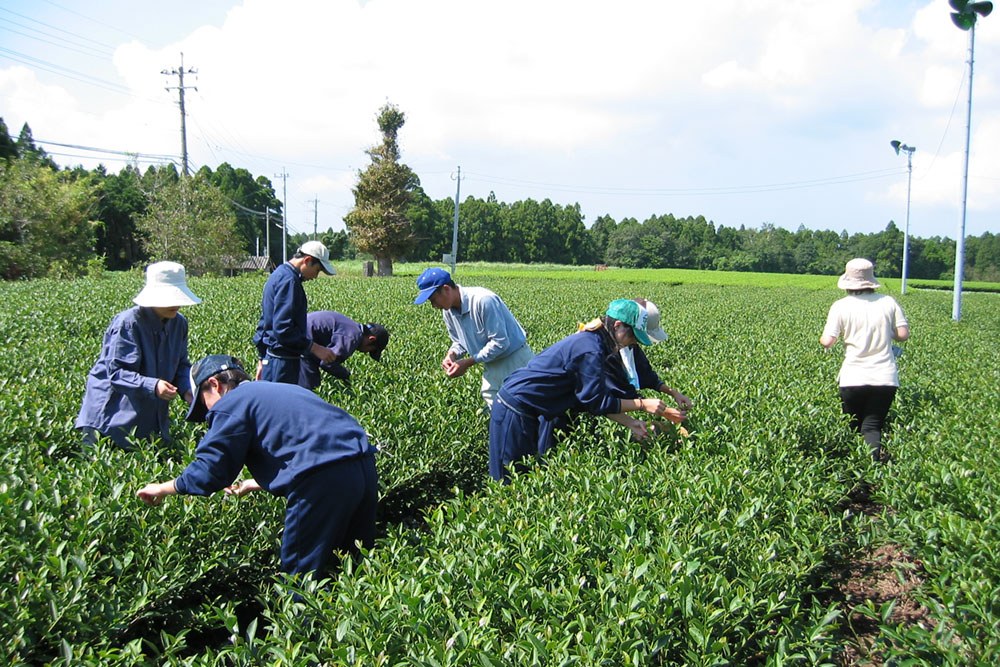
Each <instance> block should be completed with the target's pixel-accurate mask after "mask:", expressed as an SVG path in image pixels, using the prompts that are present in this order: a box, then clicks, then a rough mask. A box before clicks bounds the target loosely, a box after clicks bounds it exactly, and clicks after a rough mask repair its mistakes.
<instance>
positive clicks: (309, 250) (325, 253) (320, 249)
mask: <svg viewBox="0 0 1000 667" xmlns="http://www.w3.org/2000/svg"><path fill="white" fill-rule="evenodd" d="M299 252H300V253H302V254H303V255H309V256H310V257H312V258H314V259H316V260H317V261H319V264H320V266H322V267H323V271H325V272H326V273H327V274H329V275H331V276H335V275H337V269H335V268H333V264H331V263H330V251H329V250H327V249H326V246H325V245H323V244H322V243H320V242H319V241H306V242H305V243H303V244H302V245H301V247H299Z"/></svg>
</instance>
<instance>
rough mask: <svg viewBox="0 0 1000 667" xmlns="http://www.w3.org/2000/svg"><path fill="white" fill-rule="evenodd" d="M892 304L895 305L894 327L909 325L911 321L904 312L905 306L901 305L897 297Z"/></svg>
mask: <svg viewBox="0 0 1000 667" xmlns="http://www.w3.org/2000/svg"><path fill="white" fill-rule="evenodd" d="M892 305H893V320H895V321H894V322H893V327H909V326H910V323H909V321H907V319H906V315H905V314H904V313H903V308H902V307H901V306H900V305H899V303H898V302H897V301H896V300H895V299H893V300H892Z"/></svg>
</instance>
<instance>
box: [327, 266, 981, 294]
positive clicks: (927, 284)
mask: <svg viewBox="0 0 1000 667" xmlns="http://www.w3.org/2000/svg"><path fill="white" fill-rule="evenodd" d="M336 265H337V267H338V271H341V272H343V273H344V274H345V275H355V276H360V275H362V263H361V262H336ZM428 266H443V267H445V268H447V266H446V265H444V264H438V263H432V262H426V263H400V264H396V266H395V267H394V272H395V273H396V274H397V275H400V276H406V275H412V276H414V277H416V276H417V275H419V274H420V272H421V271H423V270H424V269H425V268H427V267H428ZM456 273H457V274H458V276H459V277H461V276H473V277H474V276H506V277H511V278H515V277H519V276H520V277H536V278H551V279H556V280H587V281H590V280H595V281H596V280H599V281H616V282H656V283H668V284H673V285H692V284H708V285H755V286H758V287H803V288H806V289H829V288H833V289H836V285H837V276H807V275H798V274H790V273H750V272H737V271H697V270H694V269H621V268H616V267H608V268H607V269H604V270H600V271H598V270H595V268H594V267H593V266H563V265H557V264H490V263H484V262H476V263H471V264H459V266H458V270H457V272H456ZM879 282H881V283H882V284H883V285H884V287H885V289H887V290H889V291H890V292H894V293H895V292H899V289H900V279H899V278H882V277H879ZM907 287H909V288H911V289H935V290H952V289H954V281H951V280H924V279H916V280H915V279H913V278H910V279H908V280H907ZM962 290H963V291H969V292H1000V283H987V282H970V281H965V282H963V283H962Z"/></svg>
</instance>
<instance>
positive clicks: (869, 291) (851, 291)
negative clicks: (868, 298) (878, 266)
mask: <svg viewBox="0 0 1000 667" xmlns="http://www.w3.org/2000/svg"><path fill="white" fill-rule="evenodd" d="M847 293H848V294H874V293H875V288H874V287H866V288H864V289H849V290H847Z"/></svg>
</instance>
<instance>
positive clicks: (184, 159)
mask: <svg viewBox="0 0 1000 667" xmlns="http://www.w3.org/2000/svg"><path fill="white" fill-rule="evenodd" d="M160 73H161V74H166V75H167V76H176V77H177V80H178V85H176V86H167V87H166V90H167V91H171V90H176V91H177V94H178V97H179V100H178V105H179V106H180V108H181V173H182V174H184V175H185V176H188V175H190V171H189V170H188V147H187V120H186V119H187V114H186V113H185V111H184V91H185V90H187V89H188V88H191V89H192V90H198V88H197V87H196V86H185V85H184V75H185V74H197V73H198V70H195V69H187V70H185V69H184V53H183V52H181V66H180V68H179V69H170V70H167V69H165V70H161V72H160Z"/></svg>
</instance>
